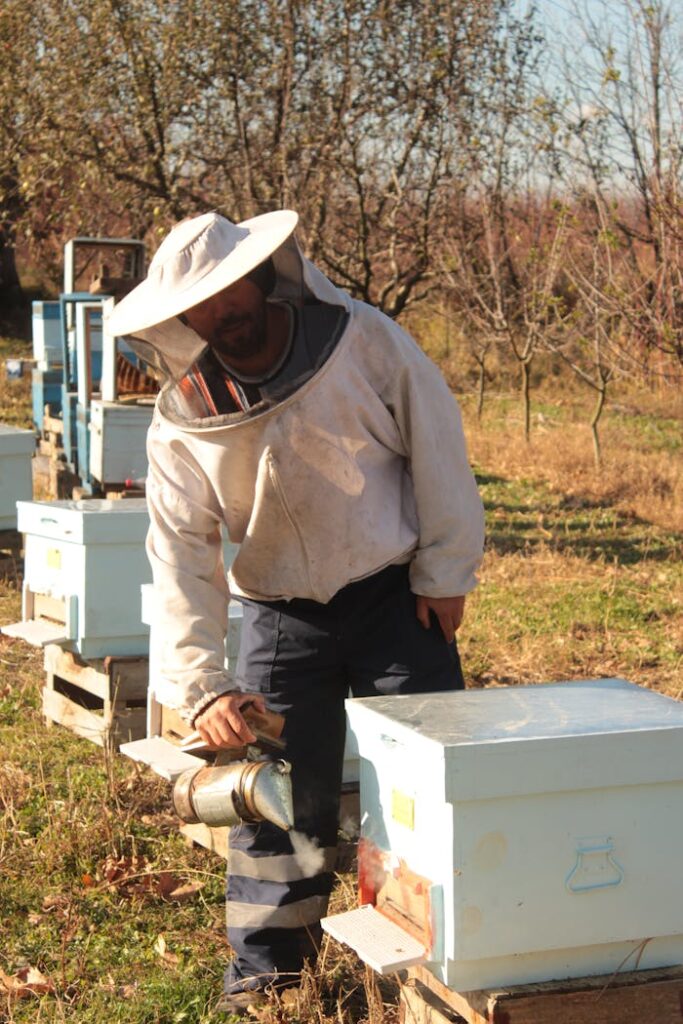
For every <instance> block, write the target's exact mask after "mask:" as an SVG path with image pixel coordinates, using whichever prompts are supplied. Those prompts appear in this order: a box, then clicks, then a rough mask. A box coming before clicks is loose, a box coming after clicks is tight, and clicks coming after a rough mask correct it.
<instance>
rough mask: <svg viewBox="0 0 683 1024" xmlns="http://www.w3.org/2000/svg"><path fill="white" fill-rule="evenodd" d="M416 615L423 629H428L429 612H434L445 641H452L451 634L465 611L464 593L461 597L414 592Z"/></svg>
mask: <svg viewBox="0 0 683 1024" xmlns="http://www.w3.org/2000/svg"><path fill="white" fill-rule="evenodd" d="M415 596H416V598H417V617H418V619H419V620H420V622H421V623H422V625H423V626H424V628H425V629H429V627H430V625H431V623H430V621H429V613H430V612H434V614H435V615H436V617H437V619H438V620H439V625H440V626H441V632H442V633H443V635H444V637H445V638H446V643H449V644H452V643H453V634H454V633H455V632H456V631H457V629H458V626H459V625H460V623H461V622H462V617H463V615H464V613H465V595H464V594H463V595H462V597H425V596H424V594H416V595H415Z"/></svg>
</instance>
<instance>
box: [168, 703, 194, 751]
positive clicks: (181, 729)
mask: <svg viewBox="0 0 683 1024" xmlns="http://www.w3.org/2000/svg"><path fill="white" fill-rule="evenodd" d="M191 732H193V729H192V726H191V725H189V724H188V723H187V722H186V721H185V719H184V718H181V716H180V714H179V712H178V711H176V709H175V708H167V707H166V705H165V704H162V705H161V729H160V735H161V736H163V737H164V739H166V740H168V741H169V743H175V744H176V745H178V744H179V743H180V741H181V740H183V739H185V737H186V736H189V735H190V733H191Z"/></svg>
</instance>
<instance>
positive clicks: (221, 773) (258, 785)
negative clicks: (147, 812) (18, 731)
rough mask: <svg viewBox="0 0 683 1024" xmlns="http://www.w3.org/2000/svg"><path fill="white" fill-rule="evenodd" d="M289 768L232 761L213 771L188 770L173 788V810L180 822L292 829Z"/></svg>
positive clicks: (278, 763) (280, 763)
mask: <svg viewBox="0 0 683 1024" xmlns="http://www.w3.org/2000/svg"><path fill="white" fill-rule="evenodd" d="M291 770H292V769H291V765H290V764H289V763H288V762H287V761H267V760H263V761H233V762H232V763H230V764H227V765H221V766H219V767H215V768H209V767H207V768H199V769H197V768H190V769H189V771H186V772H183V774H182V775H180V776H179V777H178V779H177V780H176V783H175V786H174V787H173V806H174V808H175V811H176V813H177V815H178V817H180V818H181V819H182V820H183V821H186V822H188V823H194V822H198V821H202V822H204V824H205V825H212V826H219V825H238V824H239V823H240V822H241V821H270V822H272V824H273V825H277V826H278V827H279V828H282V829H285V831H287V830H289V829H290V828H292V827H293V825H294V809H293V805H292V779H291Z"/></svg>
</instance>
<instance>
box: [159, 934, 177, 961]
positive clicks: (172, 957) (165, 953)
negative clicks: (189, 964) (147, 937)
mask: <svg viewBox="0 0 683 1024" xmlns="http://www.w3.org/2000/svg"><path fill="white" fill-rule="evenodd" d="M153 948H154V952H155V953H156V954H157V956H160V957H161V959H162V960H163V961H164V963H167V964H173V965H175V964H179V963H180V957H179V956H178V955H177V953H171V952H170V951H169V950H168V948H167V946H166V939H165V938H164V936H163V933H161V934H159V935H157V940H156V942H155V943H154V947H153Z"/></svg>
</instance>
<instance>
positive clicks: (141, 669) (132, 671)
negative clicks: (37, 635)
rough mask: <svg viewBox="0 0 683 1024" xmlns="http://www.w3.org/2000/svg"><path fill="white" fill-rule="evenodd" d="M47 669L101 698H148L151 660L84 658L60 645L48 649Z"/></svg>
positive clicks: (46, 652)
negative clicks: (89, 659)
mask: <svg viewBox="0 0 683 1024" xmlns="http://www.w3.org/2000/svg"><path fill="white" fill-rule="evenodd" d="M45 670H46V671H47V672H52V673H54V675H57V676H59V677H60V678H61V679H66V680H67V682H69V683H74V684H75V685H76V686H79V687H80V688H81V689H83V690H87V691H88V693H92V694H94V695H95V696H96V697H99V698H100V699H101V700H115V701H126V700H128V701H130V700H141V701H146V699H147V684H148V679H149V659H148V658H146V657H131V658H127V657H108V658H96V659H93V660H92V661H85V660H84V659H83V658H80V657H79V656H78V655H77V654H76V653H74V652H73V651H68V650H64V648H63V647H60V646H58V645H57V644H50V645H48V646H47V647H46V648H45Z"/></svg>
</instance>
